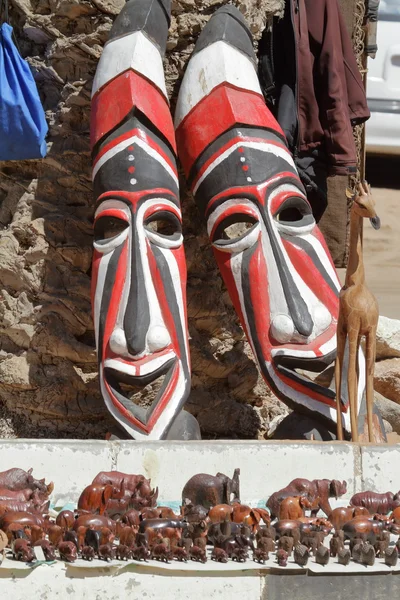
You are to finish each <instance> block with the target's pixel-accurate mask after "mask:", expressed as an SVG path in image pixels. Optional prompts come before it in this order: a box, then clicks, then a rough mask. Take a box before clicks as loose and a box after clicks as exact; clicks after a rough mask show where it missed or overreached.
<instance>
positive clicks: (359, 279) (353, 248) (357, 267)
mask: <svg viewBox="0 0 400 600" xmlns="http://www.w3.org/2000/svg"><path fill="white" fill-rule="evenodd" d="M364 281H365V273H364V262H363V219H362V217H359V216H358V215H357V214H356V213H355V211H354V210H352V211H351V213H350V248H349V262H348V265H347V271H346V282H345V286H346V287H350V286H353V285H359V284H361V283H364Z"/></svg>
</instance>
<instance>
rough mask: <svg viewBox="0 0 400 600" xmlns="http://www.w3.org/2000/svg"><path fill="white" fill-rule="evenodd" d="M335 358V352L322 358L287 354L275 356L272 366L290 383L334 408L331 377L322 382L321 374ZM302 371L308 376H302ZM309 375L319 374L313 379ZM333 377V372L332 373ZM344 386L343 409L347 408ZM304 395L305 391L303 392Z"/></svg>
mask: <svg viewBox="0 0 400 600" xmlns="http://www.w3.org/2000/svg"><path fill="white" fill-rule="evenodd" d="M335 358H336V350H333V351H332V352H329V353H327V354H325V355H324V356H318V357H317V356H316V357H299V356H290V355H288V354H277V355H275V356H274V357H273V359H272V360H273V364H274V366H275V368H276V370H277V371H278V372H279V373H282V375H285V376H286V377H287V378H289V379H291V380H292V381H294V382H296V383H298V384H301V385H302V386H304V387H305V388H306V389H309V390H310V391H313V392H314V393H315V392H316V393H318V394H320V395H321V396H323V397H324V398H326V400H327V401H328V402H329V404H332V405H333V406H335V403H336V392H335V388H334V387H333V385H332V377H329V378H328V379H329V381H324V376H323V375H324V374H323V372H324V371H325V370H327V369H328V367H329V366H330V365H331V364H332V362H333V361H334V360H335ZM304 371H308V372H310V376H308V375H306V374H304ZM311 374H321V375H320V376H317V377H315V378H313V377H312V376H311ZM332 375H333V371H332ZM323 383H327V385H323ZM345 388H346V386H344V387H342V397H341V401H342V404H343V406H344V407H346V406H348V398H347V392H345ZM305 393H306V391H305Z"/></svg>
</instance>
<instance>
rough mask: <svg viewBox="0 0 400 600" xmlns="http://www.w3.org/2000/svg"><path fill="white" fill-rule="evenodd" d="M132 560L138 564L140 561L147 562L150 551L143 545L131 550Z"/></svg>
mask: <svg viewBox="0 0 400 600" xmlns="http://www.w3.org/2000/svg"><path fill="white" fill-rule="evenodd" d="M132 558H133V559H134V560H138V561H139V562H140V561H142V560H144V562H147V559H148V558H150V550H149V549H148V547H147V546H145V545H144V544H140V546H137V547H135V548H132Z"/></svg>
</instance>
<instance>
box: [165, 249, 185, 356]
mask: <svg viewBox="0 0 400 600" xmlns="http://www.w3.org/2000/svg"><path fill="white" fill-rule="evenodd" d="M158 249H159V250H160V252H161V253H162V255H163V257H164V259H165V261H166V263H167V264H168V267H169V273H170V276H171V280H172V285H173V286H174V292H175V297H176V301H177V304H178V308H179V316H180V320H181V327H182V333H183V339H184V340H185V351H186V356H187V359H188V361H187V362H189V347H188V333H187V324H186V320H185V308H186V307H185V305H184V302H183V296H182V282H181V276H180V271H179V267H178V263H177V261H176V258H175V256H174V254H173V253H172V252H171V251H169V250H167V249H164V248H160V247H159V248H158Z"/></svg>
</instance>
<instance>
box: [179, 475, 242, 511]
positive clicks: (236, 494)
mask: <svg viewBox="0 0 400 600" xmlns="http://www.w3.org/2000/svg"><path fill="white" fill-rule="evenodd" d="M239 475H240V469H235V471H234V473H233V477H232V479H230V478H229V477H227V476H226V475H224V474H223V473H217V474H216V475H208V474H206V473H198V474H197V475H194V476H193V477H191V479H189V481H188V482H187V483H186V485H185V486H184V488H183V490H182V503H183V504H185V503H187V501H188V500H189V501H190V502H191V503H192V504H193V505H195V506H196V505H201V506H204V508H207V509H209V508H211V507H212V506H216V505H217V504H232V503H233V502H239V503H240V489H239V488H240V482H239Z"/></svg>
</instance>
